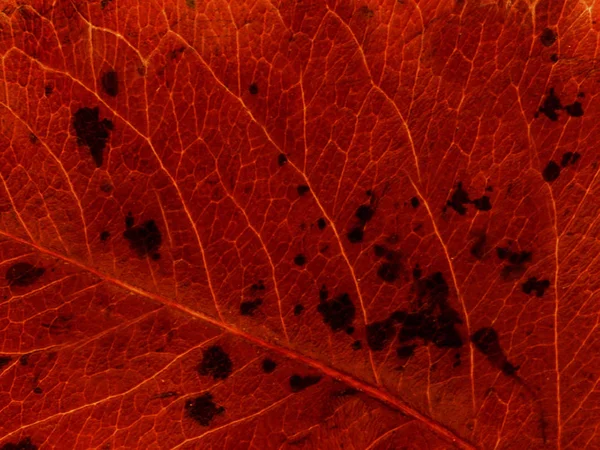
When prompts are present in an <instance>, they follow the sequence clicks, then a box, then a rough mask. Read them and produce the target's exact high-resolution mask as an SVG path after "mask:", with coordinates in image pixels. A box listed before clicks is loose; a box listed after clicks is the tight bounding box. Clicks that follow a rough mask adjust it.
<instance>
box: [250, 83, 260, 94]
mask: <svg viewBox="0 0 600 450" xmlns="http://www.w3.org/2000/svg"><path fill="white" fill-rule="evenodd" d="M248 92H250V94H252V95H256V94H258V85H257V84H256V83H252V84H251V85H250V86H248Z"/></svg>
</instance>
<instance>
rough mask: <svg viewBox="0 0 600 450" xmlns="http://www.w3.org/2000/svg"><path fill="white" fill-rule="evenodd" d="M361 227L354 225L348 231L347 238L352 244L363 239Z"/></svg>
mask: <svg viewBox="0 0 600 450" xmlns="http://www.w3.org/2000/svg"><path fill="white" fill-rule="evenodd" d="M363 233H364V232H363V227H354V228H352V229H351V230H350V231H349V232H348V235H347V236H348V240H349V241H350V242H351V243H352V244H358V243H360V242H362V241H363Z"/></svg>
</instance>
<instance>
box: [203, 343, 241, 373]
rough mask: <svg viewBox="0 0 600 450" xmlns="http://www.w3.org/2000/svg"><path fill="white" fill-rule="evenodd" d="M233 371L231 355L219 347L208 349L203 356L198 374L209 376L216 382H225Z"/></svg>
mask: <svg viewBox="0 0 600 450" xmlns="http://www.w3.org/2000/svg"><path fill="white" fill-rule="evenodd" d="M232 369H233V363H232V362H231V358H229V355H228V354H227V353H226V352H225V351H224V350H223V349H222V348H221V347H219V346H218V345H213V346H211V347H209V348H207V349H206V350H205V351H204V352H203V354H202V361H201V362H200V364H198V369H197V370H198V373H199V374H200V375H208V376H211V377H213V379H215V380H225V379H226V378H227V377H229V375H231V371H232Z"/></svg>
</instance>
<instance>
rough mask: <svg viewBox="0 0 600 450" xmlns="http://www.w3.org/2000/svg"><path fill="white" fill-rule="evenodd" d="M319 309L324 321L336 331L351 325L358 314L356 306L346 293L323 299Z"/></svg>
mask: <svg viewBox="0 0 600 450" xmlns="http://www.w3.org/2000/svg"><path fill="white" fill-rule="evenodd" d="M317 311H318V312H319V313H320V314H321V315H322V316H323V322H324V323H325V324H328V325H329V327H330V328H331V331H334V332H335V331H339V330H342V329H344V328H348V327H349V326H351V325H352V322H353V321H354V316H355V315H356V308H355V307H354V304H353V303H352V300H350V296H349V295H348V294H346V293H343V294H340V295H338V296H337V297H335V298H333V299H332V300H329V301H327V300H321V303H320V304H319V306H318V307H317Z"/></svg>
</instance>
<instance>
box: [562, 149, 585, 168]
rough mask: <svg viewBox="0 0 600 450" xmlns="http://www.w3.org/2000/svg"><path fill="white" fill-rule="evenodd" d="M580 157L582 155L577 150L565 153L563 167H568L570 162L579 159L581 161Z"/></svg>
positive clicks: (575, 161)
mask: <svg viewBox="0 0 600 450" xmlns="http://www.w3.org/2000/svg"><path fill="white" fill-rule="evenodd" d="M579 158H581V155H580V154H579V153H577V152H575V153H573V152H566V153H565V154H563V155H562V159H561V161H560V165H561V166H562V167H567V166H568V165H569V164H575V163H577V161H579Z"/></svg>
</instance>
